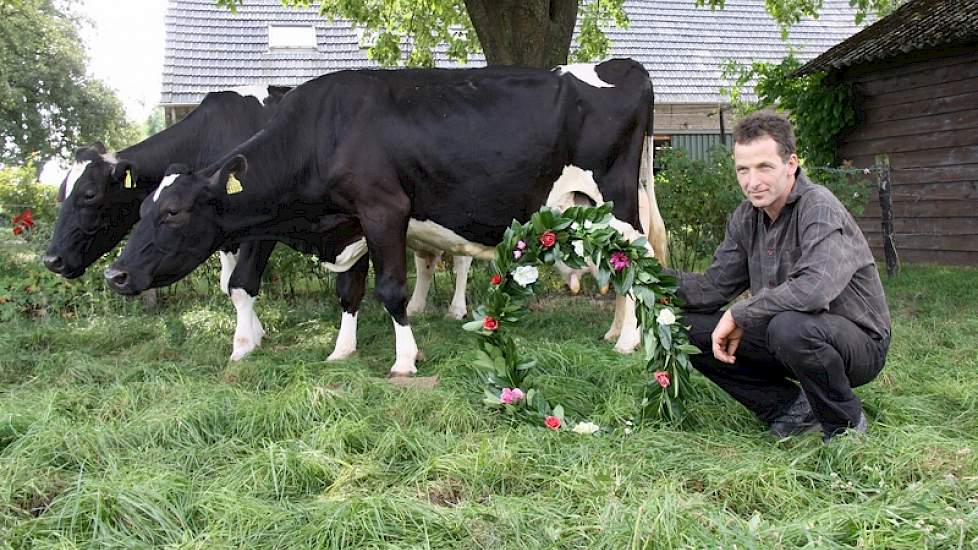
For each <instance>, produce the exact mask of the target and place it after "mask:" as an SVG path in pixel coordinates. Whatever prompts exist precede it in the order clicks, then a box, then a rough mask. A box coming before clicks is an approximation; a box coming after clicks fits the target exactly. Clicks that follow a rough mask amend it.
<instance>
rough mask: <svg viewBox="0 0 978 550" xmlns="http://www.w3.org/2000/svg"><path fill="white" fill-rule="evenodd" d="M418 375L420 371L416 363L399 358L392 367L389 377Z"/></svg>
mask: <svg viewBox="0 0 978 550" xmlns="http://www.w3.org/2000/svg"><path fill="white" fill-rule="evenodd" d="M417 373H418V369H417V368H416V367H415V366H414V361H412V360H411V359H408V358H403V359H402V358H400V357H399V358H398V359H397V361H395V362H394V366H393V367H391V372H390V374H389V375H388V376H389V377H391V378H395V377H398V376H414V375H415V374H417Z"/></svg>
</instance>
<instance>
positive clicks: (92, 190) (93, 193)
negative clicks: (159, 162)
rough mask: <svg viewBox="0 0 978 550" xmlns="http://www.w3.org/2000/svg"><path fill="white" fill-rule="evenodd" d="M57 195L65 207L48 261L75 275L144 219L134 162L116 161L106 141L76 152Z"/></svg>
mask: <svg viewBox="0 0 978 550" xmlns="http://www.w3.org/2000/svg"><path fill="white" fill-rule="evenodd" d="M58 195H59V196H58V199H59V201H61V202H62V205H61V211H60V212H59V213H58V221H57V223H56V224H55V227H54V235H53V236H52V237H51V243H50V244H49V245H48V249H47V252H46V253H45V254H44V257H43V261H44V265H46V266H47V267H48V269H50V270H51V271H54V272H55V273H58V274H60V275H63V276H64V277H67V278H69V279H73V278H75V277H79V276H81V275H82V274H83V273H85V269H86V268H88V266H90V265H91V264H92V263H94V262H95V261H96V260H98V259H99V258H100V257H102V255H103V254H105V253H106V252H108V251H109V250H112V248H113V247H115V245H117V244H119V242H120V241H122V238H123V237H125V235H126V232H127V231H129V228H130V227H132V225H133V224H134V223H136V220H138V219H139V198H140V197H141V195H140V193H139V191H138V190H137V189H136V187H135V175H134V174H133V165H132V163H130V162H128V161H124V160H121V161H116V159H115V158H114V157H112V156H111V155H108V154H107V151H106V149H105V146H104V145H102V144H101V143H95V144H92V145H90V146H87V147H82V148H80V149H78V150H77V151H75V162H74V164H73V165H72V167H71V170H69V172H68V175H67V176H65V179H64V181H63V182H62V183H61V189H60V191H59V193H58Z"/></svg>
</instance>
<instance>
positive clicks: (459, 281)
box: [447, 256, 472, 320]
mask: <svg viewBox="0 0 978 550" xmlns="http://www.w3.org/2000/svg"><path fill="white" fill-rule="evenodd" d="M452 265H454V266H455V294H454V295H453V296H452V303H451V305H449V306H448V315H447V317H448V318H449V319H456V320H459V319H464V318H465V312H466V311H467V309H468V308H467V307H466V303H465V289H466V287H467V285H468V282H469V268H471V267H472V256H453V257H452Z"/></svg>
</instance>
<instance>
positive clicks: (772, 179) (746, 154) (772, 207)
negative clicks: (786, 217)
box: [733, 113, 798, 219]
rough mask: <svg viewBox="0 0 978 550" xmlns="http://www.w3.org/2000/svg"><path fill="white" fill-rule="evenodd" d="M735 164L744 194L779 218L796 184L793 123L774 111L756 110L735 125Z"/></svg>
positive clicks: (796, 161) (752, 202) (754, 203)
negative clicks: (760, 111) (772, 112)
mask: <svg viewBox="0 0 978 550" xmlns="http://www.w3.org/2000/svg"><path fill="white" fill-rule="evenodd" d="M733 138H734V166H735V168H736V170H737V181H738V182H739V183H740V189H741V190H742V191H743V192H744V195H745V196H746V197H747V198H748V199H749V200H750V201H751V204H753V205H754V206H755V207H756V208H760V209H762V210H764V211H765V212H766V213H767V214H768V216H770V217H771V218H772V219H773V218H776V217H777V215H778V214H779V213H780V212H781V208H782V207H784V205H785V203H786V202H787V200H788V195H789V194H790V193H791V190H792V189H793V188H794V183H795V172H796V171H797V169H798V155H797V154H796V153H795V134H794V132H793V131H792V130H791V123H790V122H788V121H787V120H786V119H785V118H783V117H780V116H778V115H775V114H771V113H754V114H753V115H750V116H748V117H746V118H744V119H743V120H741V121H740V122H739V123H738V124H737V126H736V127H735V128H734V133H733Z"/></svg>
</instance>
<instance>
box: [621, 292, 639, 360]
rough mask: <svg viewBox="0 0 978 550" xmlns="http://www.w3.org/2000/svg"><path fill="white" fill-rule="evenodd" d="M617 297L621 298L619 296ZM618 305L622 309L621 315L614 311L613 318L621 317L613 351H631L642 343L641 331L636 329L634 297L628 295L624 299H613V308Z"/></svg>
mask: <svg viewBox="0 0 978 550" xmlns="http://www.w3.org/2000/svg"><path fill="white" fill-rule="evenodd" d="M619 298H621V297H620V296H619ZM619 305H620V306H621V307H622V309H623V311H622V313H621V315H619V314H618V312H617V311H616V312H615V318H618V317H621V326H620V327H619V328H620V334H619V336H618V341H617V342H616V343H615V351H617V352H618V353H631V352H633V351H635V348H637V347H638V346H639V344H641V343H642V332H641V331H640V330H639V329H638V317H637V316H636V315H635V298H633V297H632V296H631V295H628V296H626V297H625V298H624V300H620V299H616V300H615V309H616V310H617V309H618V307H619Z"/></svg>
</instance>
